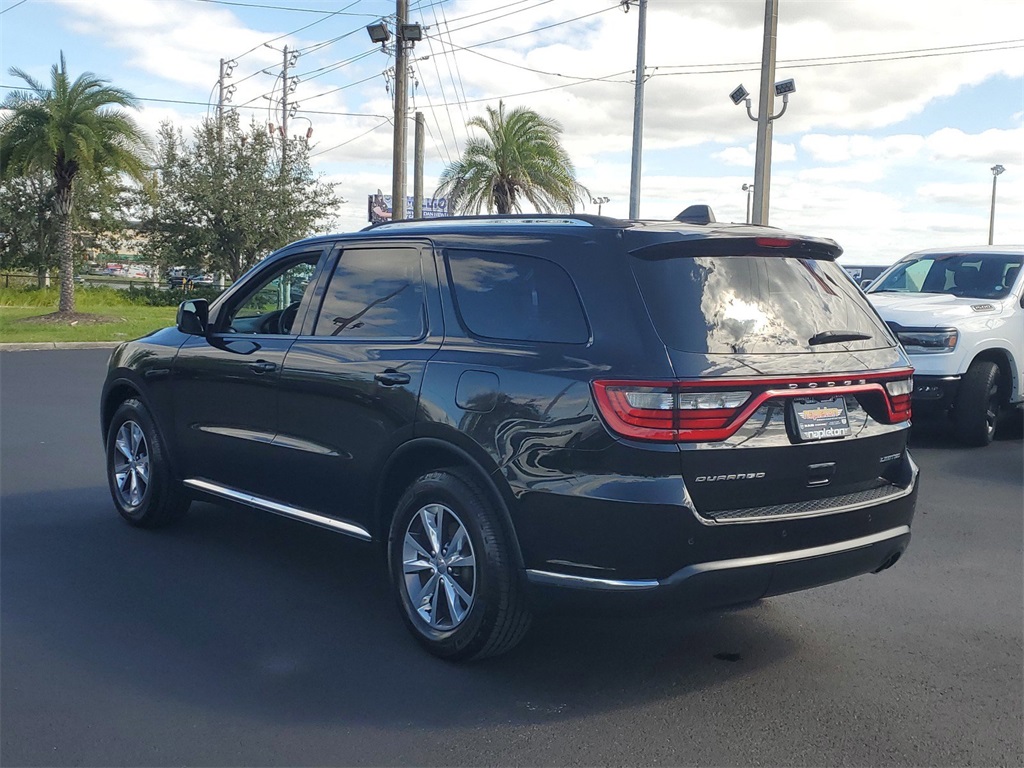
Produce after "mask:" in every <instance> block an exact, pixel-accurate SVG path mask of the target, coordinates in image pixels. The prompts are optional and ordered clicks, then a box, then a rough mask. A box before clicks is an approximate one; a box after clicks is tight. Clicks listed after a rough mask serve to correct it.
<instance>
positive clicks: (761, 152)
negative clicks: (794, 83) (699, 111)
mask: <svg viewBox="0 0 1024 768" xmlns="http://www.w3.org/2000/svg"><path fill="white" fill-rule="evenodd" d="M778 24H779V0H765V4H764V47H763V49H762V51H761V93H760V99H759V101H758V113H757V152H756V155H755V160H754V210H753V223H754V224H762V225H767V224H768V190H769V187H770V185H771V175H772V122H773V120H774V118H773V116H772V112H773V111H774V110H775V87H774V83H775V38H776V30H777V28H778ZM748 110H749V107H748ZM781 114H782V113H779V116H780V117H781Z"/></svg>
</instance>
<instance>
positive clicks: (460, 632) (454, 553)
mask: <svg viewBox="0 0 1024 768" xmlns="http://www.w3.org/2000/svg"><path fill="white" fill-rule="evenodd" d="M427 520H431V521H432V523H431V527H432V528H433V529H434V530H435V532H436V535H435V536H433V537H431V536H430V535H429V531H428V526H427V523H426V522H425V521H427ZM460 530H461V531H462V533H460ZM410 540H411V543H410ZM431 542H434V543H431ZM446 542H447V546H448V547H451V551H450V552H449V551H448V549H447V548H446ZM417 547H418V548H417ZM468 558H472V563H473V565H472V567H469V566H467V565H460V563H463V564H465V563H468V562H470V561H469V559H468ZM407 561H408V565H411V566H412V568H411V569H410V568H407ZM388 570H389V572H390V574H391V582H392V586H393V587H394V590H395V594H396V597H397V599H398V605H399V609H400V611H401V614H402V618H403V620H404V621H405V624H406V626H407V627H408V628H409V631H410V632H411V633H412V634H413V636H414V637H415V638H416V639H417V640H418V641H419V642H420V643H421V644H422V645H423V646H424V647H425V648H426V649H427V650H429V651H430V652H431V653H433V654H434V655H436V656H440V657H441V658H444V659H450V660H465V659H480V658H484V657H487V656H497V655H498V654H501V653H505V652H506V651H509V650H511V649H512V648H513V647H514V646H515V645H516V644H517V643H519V641H520V640H522V638H523V636H524V635H525V634H526V631H527V629H529V626H530V618H531V617H530V612H529V610H528V609H527V606H526V595H525V590H524V585H523V583H522V574H521V573H520V571H519V568H518V566H517V564H516V561H515V558H514V556H513V550H512V547H511V545H510V542H509V536H508V534H507V533H506V531H505V528H504V526H503V525H502V523H501V519H500V517H499V512H498V511H497V510H496V509H495V506H494V504H493V503H492V502H491V500H490V499H489V498H488V495H487V494H486V493H485V492H484V491H483V490H482V489H481V488H480V486H479V485H478V484H477V482H476V481H474V480H473V479H472V477H471V476H470V475H469V474H468V473H464V472H462V471H460V470H458V469H445V470H439V471H436V472H430V473H429V474H426V475H423V476H422V477H420V478H419V479H418V480H416V481H415V482H414V483H413V484H412V485H411V486H409V488H408V489H407V490H406V492H405V493H404V494H403V496H402V498H401V499H399V501H398V505H397V507H396V509H395V514H394V517H393V518H392V521H391V532H390V535H389V538H388ZM407 570H409V573H406V571H407ZM431 584H433V587H431V586H430V585H431ZM411 590H413V591H415V592H416V593H417V595H413V594H411ZM460 590H461V591H460ZM466 595H468V596H469V597H470V598H471V600H469V601H468V602H467V601H466V600H465V599H464V597H465V596H466ZM417 597H419V598H420V599H419V600H417V599H416V598H417ZM431 597H432V599H431ZM417 605H418V606H419V607H417ZM460 612H461V615H460Z"/></svg>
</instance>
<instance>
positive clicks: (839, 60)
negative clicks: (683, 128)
mask: <svg viewBox="0 0 1024 768" xmlns="http://www.w3.org/2000/svg"><path fill="white" fill-rule="evenodd" d="M1018 48H1024V45H1004V46H1001V47H998V48H977V49H974V50H969V51H967V50H946V51H942V52H937V53H919V54H914V55H904V54H901V53H900V52H894V53H893V54H890V55H877V54H866V55H865V58H851V57H836V60H834V61H818V62H813V60H812V61H811V62H808V63H802V64H792V63H789V62H786V61H779V62H777V63H778V65H779V66H785V67H786V68H787V69H811V68H814V67H838V66H843V65H846V64H873V63H876V62H880V61H910V60H912V59H932V58H936V57H939V56H964V55H966V54H969V53H991V52H995V51H1009V50H1015V49H1018ZM723 66H729V65H723ZM760 67H761V63H760V62H757V63H753V62H752V63H751V64H748V65H745V66H744V65H735V66H734V67H733V68H730V69H707V70H703V69H702V70H699V71H693V72H661V73H659V72H654V73H653V74H652V75H651V77H678V76H679V75H721V74H729V73H736V72H749V71H751V70H752V69H760ZM648 69H654V70H657V69H659V67H648Z"/></svg>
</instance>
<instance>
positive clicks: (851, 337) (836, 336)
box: [807, 331, 871, 347]
mask: <svg viewBox="0 0 1024 768" xmlns="http://www.w3.org/2000/svg"><path fill="white" fill-rule="evenodd" d="M870 338H871V334H870V333H860V332H859V331H822V332H821V333H816V334H814V335H813V336H811V338H809V339H808V340H807V343H808V344H810V345H811V346H812V347H814V346H817V345H818V344H835V343H837V342H840V341H863V340H865V339H870Z"/></svg>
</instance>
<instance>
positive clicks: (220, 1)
mask: <svg viewBox="0 0 1024 768" xmlns="http://www.w3.org/2000/svg"><path fill="white" fill-rule="evenodd" d="M197 1H198V2H201V3H212V4H214V5H233V6H237V7H239V8H263V9H266V10H271V11H292V12H294V13H326V14H330V15H332V16H339V15H341V16H367V17H369V18H376V15H375V14H372V13H344V12H343V11H333V12H332V11H325V10H322V9H318V8H295V7H291V6H283V5H264V4H262V3H241V2H237V0H197ZM22 2H25V0H22ZM352 5H355V3H353V4H352ZM351 7H352V6H351V5H350V6H349V8H351Z"/></svg>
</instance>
